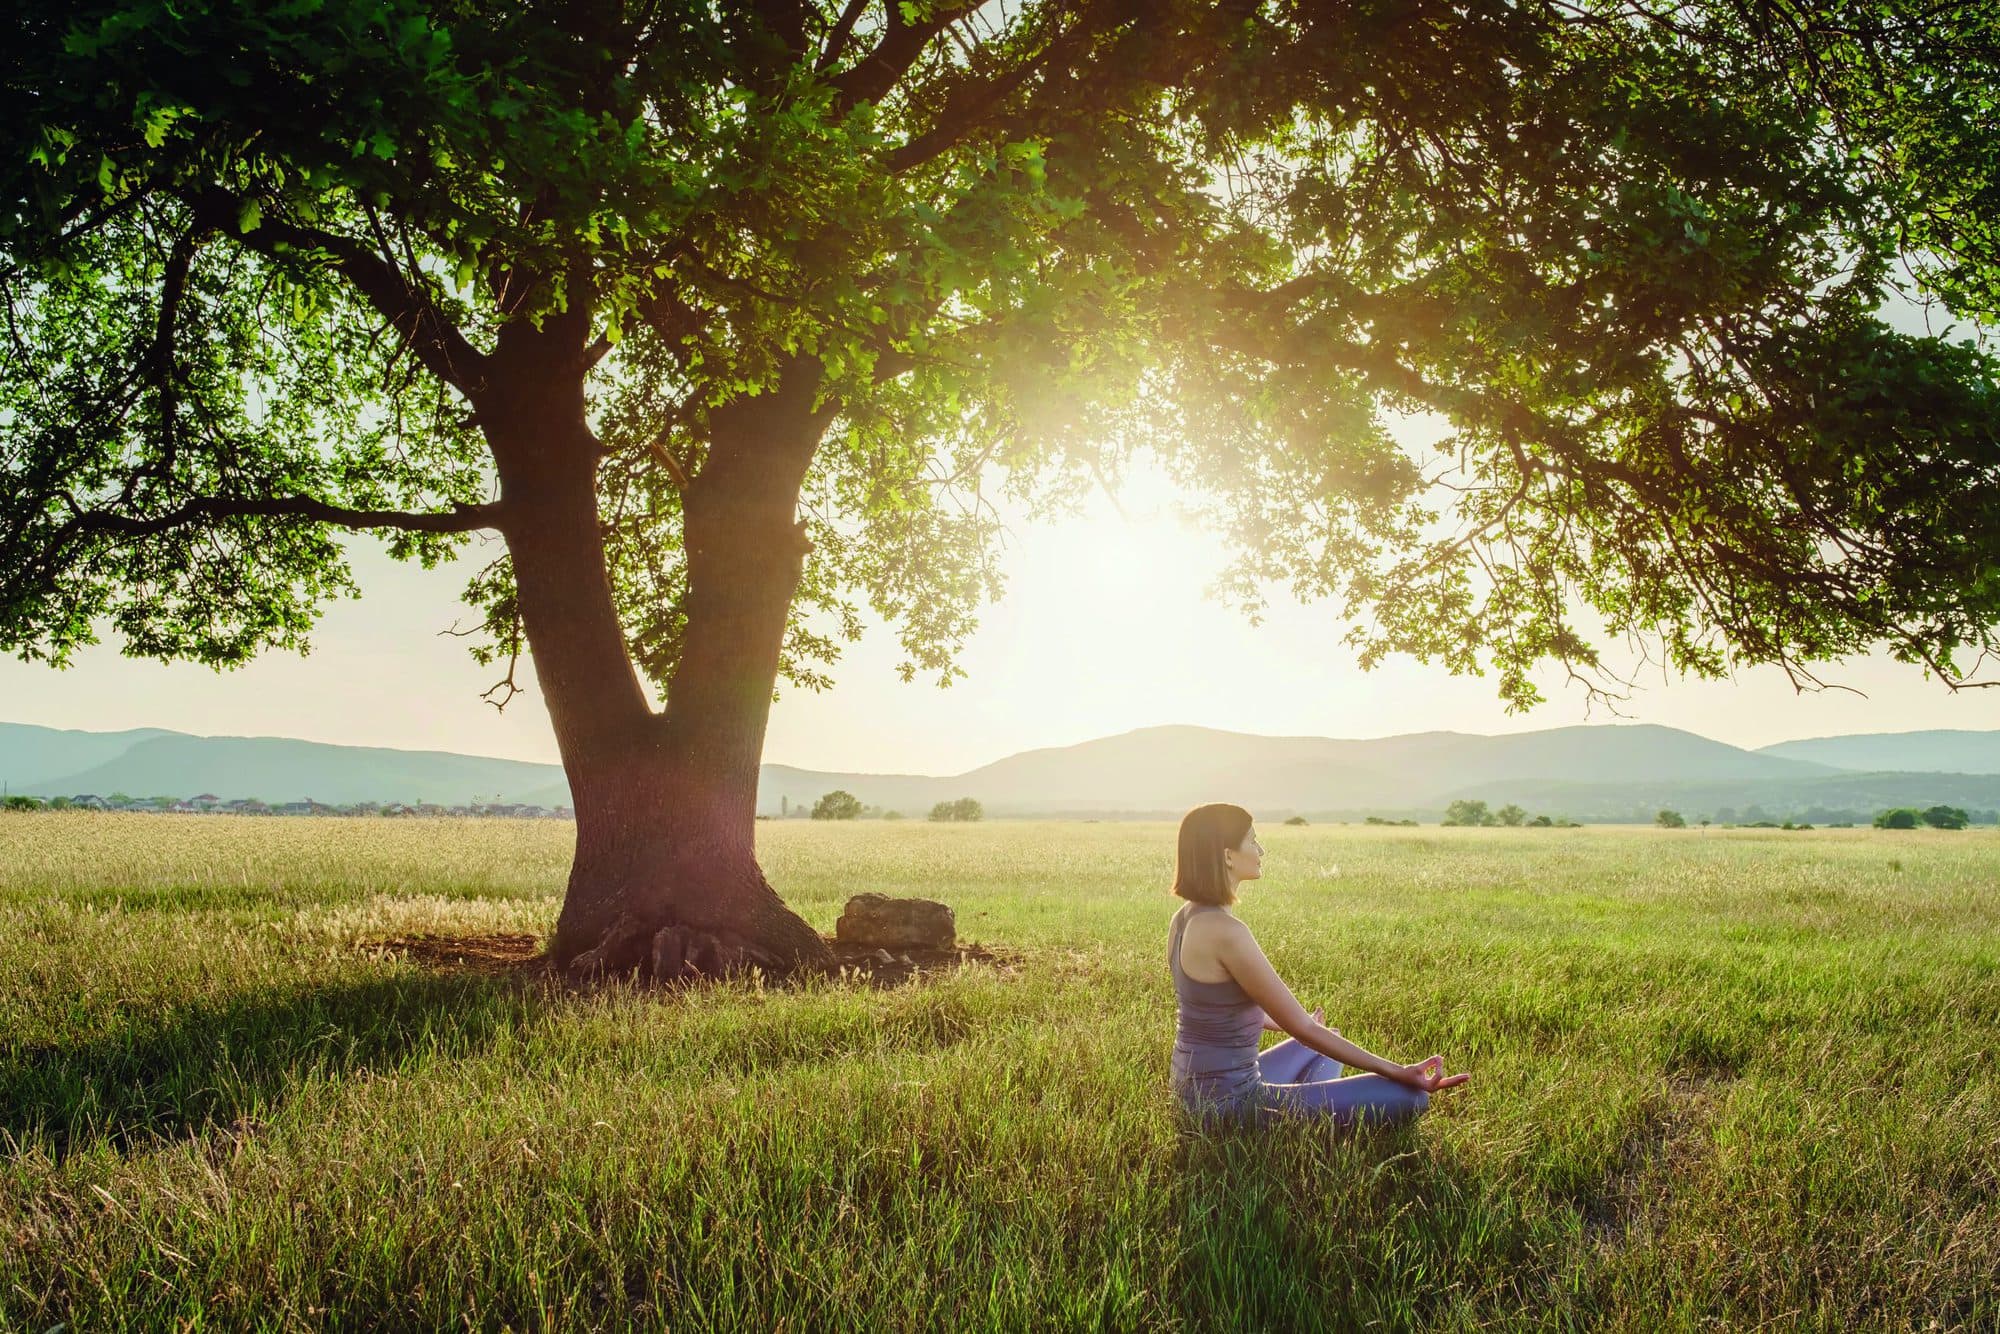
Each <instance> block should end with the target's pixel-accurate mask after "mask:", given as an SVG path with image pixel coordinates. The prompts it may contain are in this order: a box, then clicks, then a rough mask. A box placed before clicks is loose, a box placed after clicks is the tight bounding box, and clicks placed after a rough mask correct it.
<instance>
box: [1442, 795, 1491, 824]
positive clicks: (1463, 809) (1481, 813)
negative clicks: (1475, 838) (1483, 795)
mask: <svg viewBox="0 0 2000 1334" xmlns="http://www.w3.org/2000/svg"><path fill="white" fill-rule="evenodd" d="M1493 819H1494V817H1493V812H1492V811H1489V810H1487V809H1486V803H1485V802H1483V801H1465V800H1459V801H1454V802H1453V803H1451V805H1449V806H1447V807H1445V812H1444V822H1445V824H1447V825H1451V826H1462V827H1476V826H1479V825H1489V824H1492V823H1493Z"/></svg>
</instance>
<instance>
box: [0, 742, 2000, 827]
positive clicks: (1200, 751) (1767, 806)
mask: <svg viewBox="0 0 2000 1334" xmlns="http://www.w3.org/2000/svg"><path fill="white" fill-rule="evenodd" d="M0 782H4V783H5V785H6V788H7V790H8V791H11V792H18V793H25V794H30V795H38V796H74V795H78V794H82V793H95V794H98V795H100V796H108V795H110V794H111V793H114V792H124V793H129V794H131V795H133V796H152V795H170V796H179V797H188V796H194V795H196V794H199V793H212V794H214V795H215V796H217V797H220V798H222V799H224V800H229V799H233V798H237V797H255V798H258V799H260V800H264V801H269V802H281V801H297V800H303V799H306V798H311V799H313V800H315V801H320V802H325V803H328V804H343V803H348V802H356V801H406V802H417V801H428V802H438V803H441V804H447V805H457V804H463V803H466V802H470V801H475V800H478V801H503V800H504V801H508V802H519V803H524V804H536V805H544V806H556V805H567V804H569V786H568V784H567V783H566V782H565V781H564V778H563V772H562V769H561V768H560V767H559V766H557V765H553V764H535V763H530V762H527V761H522V760H506V759H497V758H493V757H490V756H479V755H459V754H454V753H451V752H447V751H415V750H395V749H389V748H385V747H375V746H341V745H331V744H327V743H323V742H313V741H295V740H290V739H287V738H282V737H201V736H190V735H188V734H186V733H182V732H171V731H165V730H162V729H159V728H140V729H137V730H133V731H125V732H81V731H59V730H56V729H53V728H46V727H36V726H32V725H28V724H23V723H0ZM835 788H844V789H846V790H847V791H849V792H852V793H854V795H855V796H857V797H859V798H860V799H861V801H862V802H863V803H864V804H866V805H869V806H873V807H877V808H880V809H884V810H899V811H901V812H903V813H904V814H906V815H921V814H923V813H925V812H928V811H929V809H930V807H931V806H932V805H933V804H934V803H936V802H939V801H946V800H953V799H956V798H959V797H974V798H977V799H978V800H979V802H980V803H981V804H982V805H983V806H984V807H985V809H986V811H987V812H988V813H989V814H991V815H1001V816H1005V815H1017V816H1027V815H1050V816H1072V817H1099V818H1118V817H1125V816H1132V817H1137V816H1154V817H1159V816H1171V815H1176V814H1178V813H1180V812H1182V811H1184V810H1186V809H1187V808H1188V807H1190V806H1193V805H1196V804H1198V803H1200V802H1204V801H1215V800H1227V801H1233V802H1236V803H1238V804H1240V805H1243V806H1247V807H1249V808H1250V809H1252V810H1254V811H1257V812H1258V813H1259V814H1260V815H1263V816H1266V817H1271V816H1284V815H1288V814H1291V813H1294V812H1297V813H1302V814H1305V815H1308V816H1313V815H1319V816H1324V817H1340V816H1359V815H1364V814H1380V815H1391V816H1399V815H1418V816H1420V817H1428V818H1435V817H1436V816H1437V814H1438V813H1439V812H1441V811H1442V810H1443V808H1444V807H1445V805H1446V804H1448V803H1449V802H1451V801H1452V800H1454V799H1457V798H1460V797H1471V798H1477V799H1482V800H1486V801H1488V802H1490V803H1492V804H1494V805H1496V806H1497V805H1499V804H1500V803H1502V802H1509V801H1512V802H1517V803H1519V804H1520V805H1522V806H1525V807H1528V808H1529V809H1531V810H1533V811H1546V812H1549V813H1551V814H1563V815H1568V816H1571V817H1572V818H1577V819H1600V820H1603V819H1632V818H1650V815H1651V812H1652V810H1653V809H1656V808H1657V807H1659V806H1663V805H1669V806H1674V807H1675V808H1676V809H1680V810H1684V811H1685V812H1687V813H1688V814H1689V815H1690V816H1696V815H1700V814H1711V813H1717V812H1723V811H1728V812H1730V814H1723V815H1719V816H1718V818H1723V819H1728V818H1736V817H1737V816H1739V815H1740V816H1742V818H1759V816H1760V815H1770V816H1771V817H1773V818H1778V817H1783V816H1788V815H1793V814H1798V813H1801V812H1805V811H1809V810H1818V811H1820V812H1821V813H1822V814H1821V817H1820V818H1831V816H1830V815H1828V814H1827V812H1842V811H1844V812H1855V813H1859V814H1861V815H1862V816H1863V817H1864V818H1865V816H1866V815H1868V814H1870V813H1872V812H1873V811H1874V810H1877V809H1880V808H1882V807H1885V806H1897V805H1930V804H1934V803H1937V802H1945V803H1948V804H1951V805H1956V806H1964V807H1967V808H1971V809H1981V808H1993V807H2000V731H1992V732H1975V731H1930V732H1899V733H1882V734H1873V735H1854V736H1836V737H1817V738H1812V739H1809V740H1801V741H1786V742H1780V743H1778V744H1777V745H1773V746H1766V747H1764V748H1762V749H1760V750H1745V749H1742V748H1740V747H1736V746H1731V745H1727V744H1725V743H1723V742H1720V741H1713V740H1710V739H1709V738H1707V737H1702V736H1698V735H1696V734H1694V733H1692V732H1685V731H1680V730H1678V729H1675V728H1670V727H1659V726H1654V725H1649V724H1624V725H1618V724H1605V725H1594V726H1579V727H1558V728H1551V729H1548V730H1546V731H1539V732H1519V733H1511V734H1506V735H1501V736H1481V735H1474V734H1468V733H1462V732H1417V733H1411V734H1408V735H1403V736H1392V737H1379V738H1374V739H1369V740H1339V739H1334V738H1330V737H1270V736H1254V735H1250V734H1246V733H1241V732H1224V731H1217V730H1215V729H1212V728H1204V727H1192V726H1166V727H1147V728H1141V729H1139V730H1137V731H1133V732H1126V733H1122V734H1120V735H1118V736H1110V737H1102V738H1099V739H1097V740H1093V741H1085V742H1082V743H1079V744H1077V745H1072V746H1056V747H1048V748H1044V749H1039V750H1029V751H1023V752H1021V753H1019V754H1016V755H1010V756H1008V757H1006V758H1005V759H1002V760H997V761H995V762H993V763H992V764H987V765H983V766H981V767H979V768H976V769H972V770H970V771H968V772H966V773H962V774H957V775H952V776H931V775H922V774H862V773H833V772H825V771H819V770H807V769H799V768H795V767H792V766H789V765H781V764H767V765H765V766H764V767H763V770H762V773H761V775H760V778H759V783H758V810H759V813H760V814H772V815H775V814H779V813H780V812H782V811H785V810H787V809H789V810H792V811H796V810H798V809H799V808H801V807H807V808H809V807H810V806H811V805H812V803H813V802H814V801H815V800H816V799H817V798H818V797H819V796H821V795H822V794H824V793H826V792H829V791H831V790H833V789H835ZM1751 808H1756V813H1751V814H1745V813H1746V812H1750V811H1751Z"/></svg>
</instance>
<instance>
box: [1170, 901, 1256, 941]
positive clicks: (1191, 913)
mask: <svg viewBox="0 0 2000 1334" xmlns="http://www.w3.org/2000/svg"><path fill="white" fill-rule="evenodd" d="M1181 912H1182V913H1183V914H1185V916H1186V918H1187V925H1185V926H1183V927H1182V928H1181V937H1182V939H1196V938H1203V937H1205V938H1208V939H1211V940H1222V939H1225V938H1228V937H1231V936H1248V935H1249V934H1250V928H1249V927H1247V926H1245V925H1244V924H1243V922H1242V919H1240V918H1238V917H1236V916H1234V915H1232V914H1230V913H1226V912H1197V911H1196V910H1195V909H1194V907H1193V905H1189V906H1187V907H1185V908H1182V909H1181Z"/></svg>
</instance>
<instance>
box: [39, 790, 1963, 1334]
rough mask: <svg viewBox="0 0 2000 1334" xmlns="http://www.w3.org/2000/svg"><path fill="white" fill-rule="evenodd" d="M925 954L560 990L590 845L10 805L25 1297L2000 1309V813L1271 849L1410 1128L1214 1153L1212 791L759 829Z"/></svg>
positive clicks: (816, 890)
mask: <svg viewBox="0 0 2000 1334" xmlns="http://www.w3.org/2000/svg"><path fill="white" fill-rule="evenodd" d="M759 831H760V838H761V841H762V850H763V856H764V859H765V864H766V867H767V869H768V871H769V873H770V875H771V878H772V880H773V883H775V884H776V885H778V886H779V888H780V890H781V891H782V892H783V893H785V894H786V896H787V898H788V899H789V900H790V901H791V902H792V903H793V904H794V905H796V906H798V907H799V908H800V909H801V910H802V911H803V912H804V913H805V914H806V916H807V917H808V918H809V919H810V920H812V921H813V922H814V924H815V925H817V926H819V927H820V928H821V929H824V930H830V929H831V927H832V923H833V919H834V917H835V916H836V915H837V914H838V912H839V908H840V904H841V902H842V901H843V900H844V899H845V898H846V897H847V895H849V894H851V893H855V892H859V891H862V890H870V889H873V890H881V891H886V892H889V893H898V894H903V893H912V894H925V895H929V896H933V897H938V898H942V899H944V900H945V901H946V902H948V903H950V904H952V905H953V907H954V908H955V909H956V910H957V912H958V921H959V934H960V937H961V939H962V940H967V939H969V940H975V941H980V942H983V943H986V944H988V945H995V946H998V945H1006V946H1010V947H1013V948H1015V949H1018V950H1019V951H1021V954H1022V957H1021V958H1020V960H1019V963H1018V966H1017V967H1015V968H1014V969H1013V970H1011V971H1002V970H994V969H990V968H980V969H970V970H966V971H963V972H960V973H957V974H954V975H951V976H948V977H945V978H943V979H941V980H937V981H934V982H924V983H922V984H916V985H910V986H905V987H901V988H896V989H891V990H870V989H868V988H865V987H862V986H860V985H854V984H844V985H843V984H834V983H822V984H816V985H814V986H812V987H810V988H806V989H802V990H796V991H778V990H758V989H756V988H754V987H752V986H750V985H748V984H743V985H733V986H730V987H728V988H724V989H719V990H718V989H711V990H707V991H703V992H693V993H687V992H683V993H675V994H670V995H660V994H653V995H649V994H643V993H635V992H633V991H630V990H628V989H610V990H606V991H603V992H600V993H596V994H593V995H588V996H571V995H564V994H560V993H557V992H554V991H549V990H543V989H538V988H533V987H526V988H524V987H520V986H517V985H515V984H513V983H510V982H508V981H505V980H501V979H496V978H490V977H481V976H474V975H464V974H441V973H438V972H434V971H427V970H425V969H424V968H422V967H420V966H418V965H416V964H414V963H411V962H409V961H408V960H406V959H404V958H403V957H401V956H399V955H394V954H386V953H383V952H380V951H375V952H371V951H369V950H367V949H365V948H362V947H361V944H362V942H365V941H368V940H371V939H378V938H382V937H388V936H396V935H404V934H410V933H415V932H491V931H531V932H541V931H545V930H546V929H547V927H548V925H549V924H550V923H551V922H552V921H553V919H554V915H555V910H556V906H557V901H558V896H559V894H560V890H561V886H562V881H563V875H564V871H565V866H566V862H567V858H568V852H569V848H568V839H569V836H570V830H569V827H568V826H566V825H555V824H539V823H512V822H491V823H482V822H468V823H449V822H397V821H386V820H380V821H367V820H353V821H334V820H237V819H231V818H226V817H216V818H148V817H144V816H100V815H80V814H68V815H65V814H50V815H17V816H12V817H0V1042H4V1046H3V1047H0V1328H4V1329H14V1328H18V1329H25V1330H44V1329H47V1328H49V1327H51V1326H54V1325H56V1324H58V1323H66V1324H68V1325H70V1326H72V1327H75V1328H79V1329H115V1328H121V1327H126V1326H131V1327H146V1328H166V1327H181V1326H187V1325H192V1326H195V1327H201V1328H239V1327H269V1328H293V1327H297V1328H305V1327H315V1326H322V1325H326V1324H330V1323H333V1324H344V1325H367V1326H373V1327H402V1328H410V1327H440V1328H441V1327H445V1326H469V1327H478V1328H498V1327H504V1326H512V1327H515V1328H562V1329H574V1328H586V1327H592V1326H600V1325H609V1326H623V1325H627V1324H636V1325H643V1326H662V1327H672V1328H674V1329H705V1328H730V1329H736V1328H743V1329H840V1328H853V1329H867V1330H876V1329H936V1328H948V1329H956V1328H968V1327H970V1328H985V1327H996V1328H1018V1329H1028V1328H1034V1329H1041V1328H1081V1327H1087V1328H1099V1327H1105V1328H1118V1329H1127V1328H1129V1329H1163V1328H1165V1329H1173V1328H1185V1329H1208V1328H1230V1329H1251V1328H1313V1327H1327V1328H1336V1329H1342V1328H1362V1327H1383V1328H1420V1329H1426V1330H1431V1329H1468V1328H1473V1327H1496V1326H1497V1327H1505V1328H1541V1327H1550V1328H1570V1327H1592V1328H1600V1327H1610V1328H1627V1329H1648V1330H1651V1329H1658V1328H1670V1329H1695V1328H1709V1327H1716V1326H1722V1327H1729V1328H1753V1327H1757V1326H1760V1325H1768V1326H1771V1327H1775V1328H1822V1329H1836V1328H1840V1329H1846V1328H1856V1327H1859V1328H1885V1329H1912V1328H1917V1329H1921V1328H1934V1327H1935V1328H1946V1329H1951V1328H1966V1329H1977V1328H1987V1329H1991V1328H1995V1327H2000V1071H1996V1068H1995V1056H1996V1049H2000V884H1996V879H2000V876H1996V872H2000V836H1996V835H1995V834H1993V833H1991V832H1986V831H1968V832H1963V833H1940V832H1935V831H1923V832H1916V833H1908V834H1891V833H1885V832H1881V831H1875V830H1853V831H1820V832H1814V833H1783V832H1779V831H1734V832H1721V831H1711V832H1709V833H1707V834H1705V835H1704V834H1701V833H1699V832H1697V831H1692V830H1690V831H1685V832H1675V833H1669V832H1665V831H1651V830H1646V831H1640V830H1622V831H1620V830H1604V829H1581V830H1561V831H1553V830H1436V829H1408V830H1406V829H1397V830H1374V829H1368V830H1364V829H1360V828H1344V827H1315V828H1306V829H1291V828H1284V827H1280V826H1276V825H1273V826H1272V827H1270V828H1266V829H1261V830H1260V831H1259V832H1260V836H1261V837H1262V839H1263V841H1264V843H1265V845H1266V847H1267V848H1268V856H1267V859H1266V868H1267V874H1266V875H1265V878H1264V879H1263V880H1262V881H1260V882H1258V883H1257V884H1256V885H1253V886H1252V887H1251V888H1250V890H1249V893H1248V895H1247V897H1246V900H1245V902H1244V904H1243V905H1242V907H1241V909H1240V914H1241V916H1243V918H1244V919H1245V920H1246V921H1248V922H1249V923H1250V924H1251V926H1252V928H1253V929H1254V930H1255V931H1256V932H1257V934H1258V936H1259V938H1260V939H1261V940H1262V942H1263V943H1264V946H1265V949H1266V951H1267V952H1268V953H1269V954H1270V956H1271V958H1272V960H1273V962H1275V963H1276V964H1277V966H1278V969H1279V971H1280V972H1281V973H1282V974H1284V975H1285V977H1286V978H1287V980H1289V981H1290V982H1291V983H1292V986H1293V988H1294V990H1295V991H1296V992H1297V993H1298V994H1299V996H1300V997H1301V999H1303V1000H1304V1001H1305V1002H1306V1003H1307V1005H1308V1006H1309V1007H1310V1006H1312V1005H1324V1006H1325V1007H1326V1010H1327V1018H1328V1022H1329V1023H1332V1024H1334V1025H1335V1026H1337V1027H1339V1028H1340V1029H1342V1030H1343V1031H1344V1032H1345V1033H1346V1034H1347V1035H1348V1036H1350V1037H1352V1038H1354V1039H1355V1040H1356V1041H1359V1042H1361V1043H1362V1044H1363V1045H1366V1046H1370V1047H1372V1048H1374V1049H1375V1050H1377V1051H1381V1052H1383V1053H1385V1054H1388V1055H1392V1056H1396V1057H1400V1058H1402V1059H1406V1060H1414V1059H1417V1058H1419V1057H1421V1056H1424V1055H1428V1054H1429V1053H1431V1052H1433V1051H1441V1052H1443V1053H1445V1054H1446V1056H1447V1057H1448V1058H1450V1059H1451V1061H1452V1063H1453V1065H1454V1068H1456V1067H1458V1066H1461V1065H1462V1066H1465V1067H1469V1068H1470V1069H1471V1070H1472V1071H1473V1072H1474V1075H1475V1078H1474V1081H1473V1083H1472V1084H1471V1085H1470V1086H1468V1087H1467V1088H1465V1089H1461V1090H1457V1091H1455V1092H1453V1093H1450V1094H1445V1095H1441V1096H1440V1097H1439V1099H1438V1101H1437V1105H1436V1107H1435V1109H1434V1110H1433V1112H1432V1113H1431V1114H1430V1115H1429V1116H1427V1117H1425V1118H1424V1119H1423V1120H1422V1121H1421V1122H1419V1123H1418V1124H1417V1125H1416V1126H1415V1127H1414V1128H1413V1129H1410V1130H1407V1131H1400V1132H1381V1133H1368V1134H1363V1135H1360V1136H1340V1135H1337V1134H1334V1133H1330V1132H1329V1131H1328V1130H1326V1129H1325V1128H1323V1127H1315V1126H1311V1125H1296V1126H1285V1127H1280V1128H1279V1129H1277V1130H1275V1131H1272V1132H1268V1133H1264V1134H1261V1135H1248V1136H1246V1135H1242V1134H1231V1133H1228V1132H1216V1133H1212V1134H1206V1135H1197V1134H1190V1133H1187V1132H1185V1131H1184V1130H1182V1129H1181V1128H1180V1126H1179V1125H1178V1122H1177V1119H1176V1116H1175V1114H1174V1112H1173V1109H1172V1104H1171V1102H1170V1101H1169V1100H1168V1096H1167V1093H1166V1088H1165V1077H1166V1061H1167V1047H1168V1044H1169V1042H1170V1040H1171V1035H1172V1022H1173V1012H1172V993H1171V989H1170V986H1169V984H1168V980H1167V974H1166V966H1165V961H1164V957H1163V949H1164V937H1165V928H1166V919H1167V917H1168V915H1169V913H1170V912H1171V910H1172V907H1173V900H1171V899H1169V898H1168V897H1167V896H1166V894H1165V885H1166V882H1167V879H1168V877H1169V873H1170V870H1171V858H1172V846H1173V839H1172V829H1171V827H1170V826H1166V825H1122V824H1053V823H1052V824H1017V823H989V824H984V825H969V826H947V825H931V824H928V823H917V822H911V823H901V824H883V823H876V822H871V823H865V824H841V825H829V824H814V823H806V822H799V823H790V824H772V825H768V826H759Z"/></svg>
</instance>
